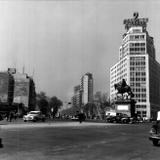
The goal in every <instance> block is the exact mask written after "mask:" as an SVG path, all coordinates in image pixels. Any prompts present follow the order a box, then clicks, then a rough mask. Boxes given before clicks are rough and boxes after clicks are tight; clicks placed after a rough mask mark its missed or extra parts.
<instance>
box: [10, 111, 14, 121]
mask: <svg viewBox="0 0 160 160" xmlns="http://www.w3.org/2000/svg"><path fill="white" fill-rule="evenodd" d="M13 117H14V114H13V111H11V112H10V115H9V121H10V122H12V119H13Z"/></svg>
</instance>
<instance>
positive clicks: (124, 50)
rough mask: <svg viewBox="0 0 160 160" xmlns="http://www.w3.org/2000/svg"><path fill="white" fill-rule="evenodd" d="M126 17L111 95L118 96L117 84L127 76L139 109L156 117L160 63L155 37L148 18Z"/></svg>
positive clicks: (159, 102) (136, 15)
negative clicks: (148, 26) (159, 61)
mask: <svg viewBox="0 0 160 160" xmlns="http://www.w3.org/2000/svg"><path fill="white" fill-rule="evenodd" d="M138 16H139V15H138V13H134V15H133V18H131V19H126V20H124V25H125V29H126V33H125V34H124V35H123V40H122V45H121V46H120V49H119V61H118V62H117V63H116V64H115V65H114V66H112V67H111V68H110V99H111V100H112V101H114V100H115V98H116V96H115V94H116V90H115V88H114V84H115V83H118V82H120V81H122V79H125V80H126V82H127V84H128V85H130V87H131V89H132V92H133V93H134V98H135V100H136V102H137V103H136V112H137V114H138V115H140V116H142V117H148V118H151V117H156V113H157V111H158V110H160V64H159V63H158V62H157V61H156V58H155V47H154V41H153V37H151V36H150V35H149V33H148V31H147V30H146V28H147V22H148V19H147V18H139V17H138Z"/></svg>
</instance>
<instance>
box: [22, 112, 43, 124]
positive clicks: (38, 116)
mask: <svg viewBox="0 0 160 160" xmlns="http://www.w3.org/2000/svg"><path fill="white" fill-rule="evenodd" d="M23 120H24V122H27V121H33V122H36V121H42V122H44V121H45V120H46V118H45V116H44V115H43V114H42V113H41V111H30V112H29V113H28V114H27V115H25V116H23Z"/></svg>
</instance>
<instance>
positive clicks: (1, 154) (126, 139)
mask: <svg viewBox="0 0 160 160" xmlns="http://www.w3.org/2000/svg"><path fill="white" fill-rule="evenodd" d="M150 126H151V124H131V125H121V124H107V123H90V122H85V123H82V124H79V123H78V122H45V123H25V124H23V123H22V122H21V123H14V122H13V123H1V125H0V127H1V132H0V135H1V138H2V142H3V145H4V147H3V148H1V149H0V160H1V159H3V160H22V159H23V160H51V159H53V160H71V159H76V160H97V159H98V160H143V159H144V160H159V157H160V147H159V146H158V147H154V146H153V145H152V143H151V142H150V141H149V140H148V131H149V129H150Z"/></svg>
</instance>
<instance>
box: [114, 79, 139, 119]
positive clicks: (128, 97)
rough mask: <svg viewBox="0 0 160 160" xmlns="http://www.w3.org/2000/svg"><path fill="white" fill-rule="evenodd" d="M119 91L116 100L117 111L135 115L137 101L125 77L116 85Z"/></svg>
mask: <svg viewBox="0 0 160 160" xmlns="http://www.w3.org/2000/svg"><path fill="white" fill-rule="evenodd" d="M114 86H115V89H116V90H117V91H118V92H117V94H116V95H117V97H116V100H115V102H114V103H115V110H116V112H117V113H123V114H127V115H128V116H130V117H134V116H135V103H136V101H135V100H134V99H133V96H134V94H133V93H132V91H131V88H130V86H128V85H127V84H126V82H125V80H124V79H123V80H122V82H120V83H117V84H115V85H114Z"/></svg>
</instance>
